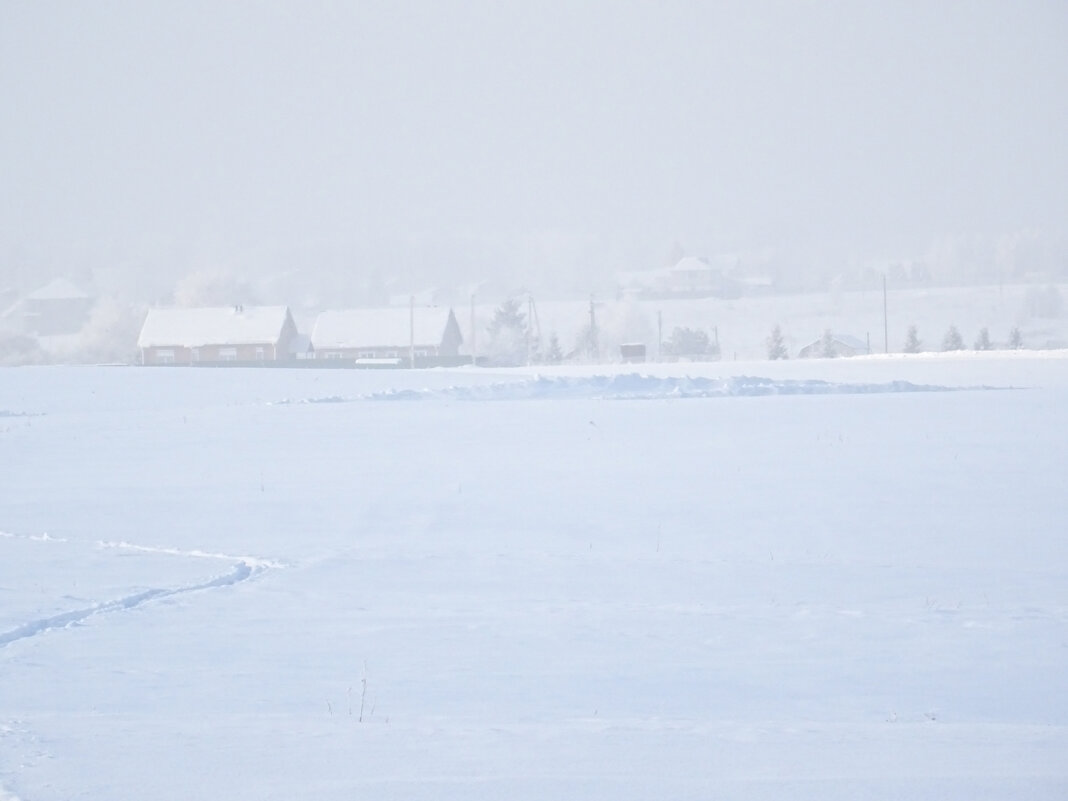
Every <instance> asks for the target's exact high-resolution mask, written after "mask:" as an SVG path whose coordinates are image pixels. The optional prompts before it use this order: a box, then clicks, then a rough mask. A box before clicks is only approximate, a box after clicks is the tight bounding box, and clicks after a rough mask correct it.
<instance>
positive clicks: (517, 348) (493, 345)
mask: <svg viewBox="0 0 1068 801" xmlns="http://www.w3.org/2000/svg"><path fill="white" fill-rule="evenodd" d="M486 332H487V333H488V334H489V342H488V343H487V347H486V350H487V354H488V355H489V357H490V359H491V360H493V361H494V362H497V363H499V364H524V363H525V362H526V360H527V316H526V314H524V313H523V310H522V308H521V307H520V305H519V301H518V300H516V299H515V298H508V300H506V301H504V303H502V304H501V305H500V306H498V307H497V308H496V310H494V312H493V319H492V320H490V324H489V325H488V326H487V327H486Z"/></svg>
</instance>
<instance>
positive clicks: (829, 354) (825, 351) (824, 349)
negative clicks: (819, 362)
mask: <svg viewBox="0 0 1068 801" xmlns="http://www.w3.org/2000/svg"><path fill="white" fill-rule="evenodd" d="M819 353H820V358H823V359H833V358H834V357H835V356H837V355H838V350H837V349H836V348H835V347H834V334H832V333H831V329H829V328H828V329H827V330H825V331H824V332H823V336H822V337H820V350H819Z"/></svg>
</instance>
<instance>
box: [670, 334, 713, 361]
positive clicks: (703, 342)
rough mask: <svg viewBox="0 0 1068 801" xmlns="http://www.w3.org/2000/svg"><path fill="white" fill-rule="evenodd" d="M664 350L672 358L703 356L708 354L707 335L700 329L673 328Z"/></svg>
mask: <svg viewBox="0 0 1068 801" xmlns="http://www.w3.org/2000/svg"><path fill="white" fill-rule="evenodd" d="M664 346H665V347H664V349H665V350H666V351H667V352H668V353H670V354H672V355H674V356H704V355H705V354H707V353H708V352H709V348H710V346H709V342H708V334H706V333H705V332H704V331H702V330H701V329H700V328H679V327H677V328H675V330H674V331H672V332H671V339H669V340H668V341H667V342H665V343H664Z"/></svg>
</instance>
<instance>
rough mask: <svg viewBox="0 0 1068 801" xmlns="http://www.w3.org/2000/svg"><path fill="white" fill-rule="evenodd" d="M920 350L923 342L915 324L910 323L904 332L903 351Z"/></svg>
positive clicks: (917, 351) (916, 351) (912, 351)
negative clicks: (906, 331)
mask: <svg viewBox="0 0 1068 801" xmlns="http://www.w3.org/2000/svg"><path fill="white" fill-rule="evenodd" d="M922 350H923V343H922V342H920V334H919V332H918V331H917V330H916V326H914V325H910V326H909V330H908V333H906V334H905V353H919V352H921V351H922Z"/></svg>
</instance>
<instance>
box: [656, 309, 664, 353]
mask: <svg viewBox="0 0 1068 801" xmlns="http://www.w3.org/2000/svg"><path fill="white" fill-rule="evenodd" d="M663 353H664V312H662V311H658V312H657V313H656V360H657V361H658V362H659V361H663Z"/></svg>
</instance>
